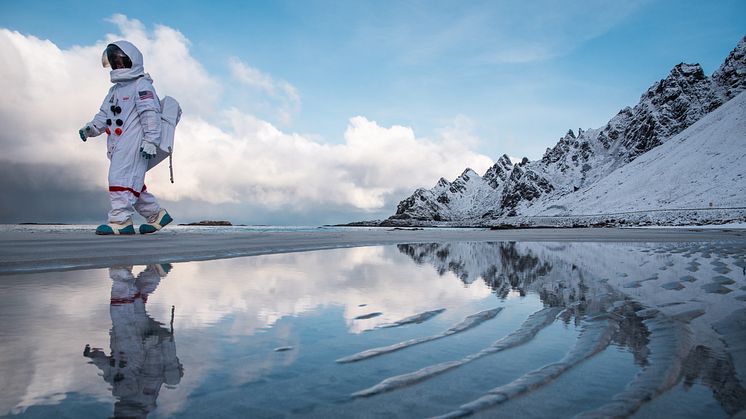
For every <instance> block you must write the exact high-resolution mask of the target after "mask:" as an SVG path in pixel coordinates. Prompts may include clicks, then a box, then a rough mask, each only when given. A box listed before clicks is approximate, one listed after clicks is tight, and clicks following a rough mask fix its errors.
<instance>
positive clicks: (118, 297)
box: [83, 265, 184, 418]
mask: <svg viewBox="0 0 746 419" xmlns="http://www.w3.org/2000/svg"><path fill="white" fill-rule="evenodd" d="M170 269H171V265H149V266H147V267H146V269H145V270H144V271H142V272H141V273H140V274H138V275H137V278H135V277H134V275H133V274H132V267H131V266H129V267H112V268H109V276H110V277H111V280H112V286H111V305H110V309H109V313H110V315H111V323H112V327H111V330H110V332H109V335H110V337H111V339H110V342H109V345H110V350H111V352H110V355H106V354H105V353H104V351H103V350H102V349H100V348H95V347H94V348H91V346H90V345H86V347H85V349H84V351H83V356H85V357H86V358H88V359H89V360H90V362H91V363H93V364H94V365H96V366H97V367H98V368H99V369H100V370H101V372H102V375H103V378H104V380H105V381H106V382H107V383H108V384H109V385H110V386H111V392H112V395H113V396H114V397H115V398H116V399H117V401H116V403H115V405H114V417H117V418H125V417H126V418H144V417H147V415H148V413H150V412H151V411H152V410H154V409H155V407H156V399H157V398H158V393H159V392H160V389H161V386H162V385H163V384H166V385H176V384H178V383H179V382H180V380H181V377H182V376H183V374H184V373H183V367H182V365H181V363H180V362H179V358H178V357H177V356H176V343H175V341H174V333H173V314H172V319H171V325H170V327H166V326H165V325H164V324H162V323H160V322H158V321H156V320H154V319H152V318H151V317H150V316H149V315H148V313H147V310H146V308H145V304H146V303H147V301H148V296H149V295H150V294H152V293H153V292H155V290H156V288H157V287H158V284H159V283H160V281H161V278H163V277H165V276H166V275H167V273H168V271H169V270H170ZM172 313H173V311H172Z"/></svg>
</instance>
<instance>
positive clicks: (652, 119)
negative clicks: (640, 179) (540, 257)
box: [383, 36, 746, 225]
mask: <svg viewBox="0 0 746 419" xmlns="http://www.w3.org/2000/svg"><path fill="white" fill-rule="evenodd" d="M744 90H746V36H744V37H743V38H742V39H741V41H740V42H739V43H738V45H737V46H736V47H735V48H734V49H733V50H732V51H731V52H730V54H729V55H728V56H727V57H726V59H725V61H724V62H723V63H722V65H721V66H720V67H719V68H718V69H717V70H715V71H714V72H713V74H712V75H711V76H710V77H708V76H706V75H705V73H704V71H703V69H702V67H701V66H700V65H699V64H686V63H683V62H682V63H679V64H677V65H675V66H674V67H673V68H672V69H671V71H670V72H669V74H668V75H667V76H666V77H665V78H664V79H661V80H659V81H657V82H655V83H653V84H652V85H651V86H650V87H649V88H648V89H647V90H646V91H645V92H644V93H643V94H642V95H641V97H640V100H639V102H638V103H637V104H636V105H635V106H633V107H629V106H627V107H625V108H623V109H621V110H620V111H619V112H618V113H617V114H616V115H615V116H613V117H612V118H611V119H610V120H609V122H608V123H607V124H606V125H604V126H602V127H600V128H596V129H586V130H583V129H578V132H577V134H576V133H575V132H574V131H573V130H568V132H567V133H566V134H565V135H564V136H563V137H562V138H560V139H559V141H558V142H557V143H556V144H555V145H554V146H553V147H551V148H547V150H546V152H545V153H544V155H543V156H542V158H541V159H540V160H536V161H529V160H528V159H527V158H523V159H522V161H520V162H518V163H516V164H512V163H511V161H510V158H509V157H508V156H507V155H503V156H501V157H500V158H499V159H498V160H497V162H495V164H494V165H493V166H491V167H490V168H489V169H488V170H487V171H486V172H485V173H484V175H482V176H479V174H477V173H475V172H474V171H473V170H471V169H469V168H467V169H466V170H464V172H463V173H462V174H461V175H460V176H459V177H457V178H456V179H455V180H454V181H453V182H449V181H448V180H446V179H443V178H441V179H440V180H439V181H438V183H437V184H436V185H435V187H433V188H431V189H425V188H419V189H417V190H416V191H415V192H414V193H413V194H412V195H411V196H409V197H408V198H406V199H404V200H402V201H401V202H400V203H399V205H398V206H397V210H396V213H395V214H394V215H392V216H391V217H389V218H388V219H387V220H385V221H384V222H383V224H384V225H415V224H416V225H429V224H432V225H438V223H448V224H450V225H492V224H496V223H497V224H499V223H501V222H504V221H506V220H508V219H510V218H511V217H520V216H527V215H535V214H541V213H542V209H546V208H547V207H550V206H552V202H553V201H557V200H562V199H564V200H565V201H567V200H569V199H570V198H569V197H571V196H573V194H576V193H578V192H581V191H583V190H587V189H588V188H591V187H592V186H593V185H594V184H596V183H598V182H599V181H601V180H603V179H604V178H606V177H607V176H609V175H610V174H612V173H614V172H615V171H617V170H618V169H620V168H621V167H624V166H626V165H628V164H630V163H631V162H633V161H635V160H636V159H637V158H639V157H640V156H643V155H645V154H646V153H648V152H650V151H651V150H654V149H656V148H657V147H660V146H661V145H663V144H665V143H666V142H667V141H668V140H670V139H671V138H673V137H674V136H676V135H677V134H679V133H681V132H682V131H684V130H686V129H687V128H689V127H691V126H692V125H694V124H695V123H696V122H697V121H699V120H700V119H702V118H703V117H704V116H705V115H708V114H710V113H711V112H713V111H715V110H716V109H718V108H720V107H721V106H722V105H723V104H725V103H726V102H728V101H729V100H731V99H733V98H734V97H736V96H738V95H739V94H740V93H741V92H743V91H744ZM744 146H745V147H746V144H745V145H744ZM743 198H744V199H743V201H744V203H743V206H746V196H744V197H743ZM537 205H538V206H537Z"/></svg>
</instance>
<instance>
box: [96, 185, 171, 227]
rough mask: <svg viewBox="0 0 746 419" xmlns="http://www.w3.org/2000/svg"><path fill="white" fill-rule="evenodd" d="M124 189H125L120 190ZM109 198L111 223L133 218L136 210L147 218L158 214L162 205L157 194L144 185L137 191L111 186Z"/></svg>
mask: <svg viewBox="0 0 746 419" xmlns="http://www.w3.org/2000/svg"><path fill="white" fill-rule="evenodd" d="M119 189H124V190H119ZM109 199H110V200H111V211H109V222H110V223H122V222H124V221H126V220H127V219H128V218H132V215H134V213H135V211H137V213H139V214H140V215H142V216H143V217H145V218H149V217H152V216H154V215H156V214H158V213H159V212H160V210H161V206H160V205H159V204H158V201H157V200H156V199H155V196H153V194H151V193H150V192H148V191H147V189H146V188H145V186H143V188H142V191H140V192H136V191H133V190H130V189H125V188H115V187H110V188H109Z"/></svg>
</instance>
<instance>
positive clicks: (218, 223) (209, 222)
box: [179, 220, 233, 227]
mask: <svg viewBox="0 0 746 419" xmlns="http://www.w3.org/2000/svg"><path fill="white" fill-rule="evenodd" d="M179 225H180V226H213V227H214V226H222V227H225V226H232V225H233V224H231V222H230V221H213V220H202V221H197V222H195V223H187V224H179Z"/></svg>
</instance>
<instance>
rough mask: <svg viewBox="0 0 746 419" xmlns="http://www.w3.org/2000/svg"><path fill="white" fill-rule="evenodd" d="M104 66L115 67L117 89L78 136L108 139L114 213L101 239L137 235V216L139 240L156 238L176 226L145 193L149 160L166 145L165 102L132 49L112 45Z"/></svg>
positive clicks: (113, 77) (102, 228)
mask: <svg viewBox="0 0 746 419" xmlns="http://www.w3.org/2000/svg"><path fill="white" fill-rule="evenodd" d="M101 61H102V63H103V65H104V67H111V72H110V77H111V82H112V83H114V85H113V86H112V87H111V88H110V89H109V93H107V95H106V97H105V98H104V102H103V104H102V105H101V109H100V110H99V112H98V113H97V114H96V116H94V117H93V120H92V121H91V122H89V123H87V124H86V125H85V126H84V127H83V128H81V129H80V130H79V132H78V133H79V135H80V139H81V140H83V141H86V139H87V138H89V137H96V136H98V135H100V134H101V133H104V132H105V133H106V135H107V141H106V147H107V153H106V154H107V157H108V158H109V160H110V164H109V199H110V200H111V211H109V217H108V223H107V224H102V225H100V226H98V228H96V234H104V235H110V234H135V228H134V226H133V224H132V216H133V215H134V213H135V211H137V212H138V213H139V214H140V215H142V216H143V217H145V219H146V223H144V224H142V225H140V228H139V230H140V234H149V233H155V232H156V231H158V230H160V229H161V228H163V227H164V226H165V225H167V224H168V223H170V222H171V221H173V219H172V218H171V216H170V215H169V214H168V212H167V211H166V210H165V209H162V208H161V206H160V205H159V204H158V201H157V200H156V199H155V196H153V195H152V194H151V193H150V192H148V191H147V189H146V187H145V172H146V171H147V170H148V160H149V159H152V158H155V156H156V153H157V147H158V145H159V143H160V139H161V117H160V114H161V105H160V100H159V99H158V95H157V94H156V92H155V89H154V88H153V80H152V79H151V78H150V75H149V74H147V73H145V69H144V67H143V58H142V53H140V51H139V50H138V49H137V47H135V46H134V45H132V44H131V43H129V42H127V41H116V42H113V43H111V44H109V45H108V46H107V47H106V50H104V54H103V56H102V57H101Z"/></svg>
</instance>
